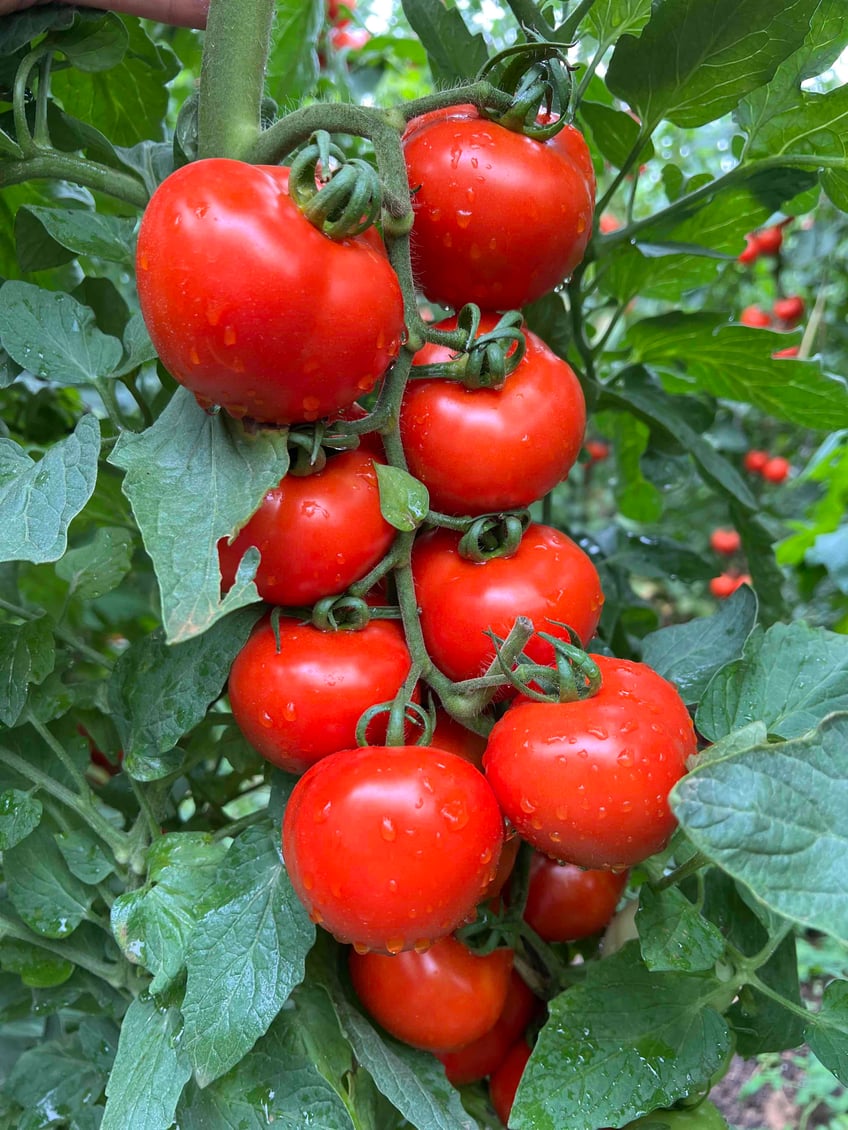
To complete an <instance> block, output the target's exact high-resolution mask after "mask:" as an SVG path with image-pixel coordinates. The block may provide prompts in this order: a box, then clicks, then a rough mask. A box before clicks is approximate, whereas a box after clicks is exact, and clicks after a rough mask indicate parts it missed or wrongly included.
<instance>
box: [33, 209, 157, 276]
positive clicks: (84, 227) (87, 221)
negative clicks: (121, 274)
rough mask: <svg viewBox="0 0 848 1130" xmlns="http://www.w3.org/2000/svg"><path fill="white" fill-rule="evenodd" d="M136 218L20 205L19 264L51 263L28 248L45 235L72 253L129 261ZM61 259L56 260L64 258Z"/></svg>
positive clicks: (42, 264)
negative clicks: (39, 257)
mask: <svg viewBox="0 0 848 1130" xmlns="http://www.w3.org/2000/svg"><path fill="white" fill-rule="evenodd" d="M134 233H135V221H134V220H127V219H124V218H123V217H121V216H108V215H104V214H103V213H102V212H90V211H88V209H80V208H44V207H39V206H38V205H35V204H30V205H26V206H25V207H23V208H19V209H18V212H17V215H16V216H15V236H16V239H17V244H18V254H19V256H20V257H21V265H22V266H23V267H24V268H25V269H26V270H28V271H35V270H39V269H40V268H41V267H44V266H52V264H51V263H49V262H43V263H41V262H40V261H39V259H38V257H37V252H36V253H35V254H34V253H33V252H32V251H30V250H29V246H30V244H32V245H34V247H35V248H38V246H39V245H40V244H42V243H43V242H44V239H45V236H47V237H48V238H49V240H50V241H53V242H55V243H57V244H59V245H60V247H62V248H66V249H67V250H68V251H71V252H72V253H73V254H72V255H71V256H69V258H73V255H91V256H93V257H94V258H97V259H105V260H106V261H107V262H110V263H131V262H132V259H133V249H134V247H135V234H134ZM65 261H66V259H60V260H59V262H65Z"/></svg>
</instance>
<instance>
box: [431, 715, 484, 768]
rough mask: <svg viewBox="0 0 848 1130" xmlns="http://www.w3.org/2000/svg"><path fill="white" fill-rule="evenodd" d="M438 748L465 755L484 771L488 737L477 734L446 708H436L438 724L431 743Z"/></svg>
mask: <svg viewBox="0 0 848 1130" xmlns="http://www.w3.org/2000/svg"><path fill="white" fill-rule="evenodd" d="M430 744H431V745H434V746H436V748H437V749H446V750H449V751H450V752H451V753H455V754H456V755H457V757H464V758H465V760H466V761H470V762H471V764H472V765H473V766H474V767H475V768H477V769H479V770H480V772H481V773H482V772H483V751H484V750H485V748H486V739H485V738H484V737H483V735H482V734H475V733H474V731H473V730H469V729H468V727H467V726H463V724H462V723H461V722H457V720H456V719H455V718H451V716H450V714H448V712H447V711H446V710H441V709H440V708H439V707H437V708H436V725H435V728H434V729H433V739H432V741H431V743H430Z"/></svg>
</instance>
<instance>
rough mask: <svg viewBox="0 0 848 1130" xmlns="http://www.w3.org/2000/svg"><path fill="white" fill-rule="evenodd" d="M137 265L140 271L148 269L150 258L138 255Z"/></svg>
mask: <svg viewBox="0 0 848 1130" xmlns="http://www.w3.org/2000/svg"><path fill="white" fill-rule="evenodd" d="M138 265H139V267H141V269H142V271H148V270H149V269H150V260H149V259H148V258H147V256H146V255H140V256H139V259H138Z"/></svg>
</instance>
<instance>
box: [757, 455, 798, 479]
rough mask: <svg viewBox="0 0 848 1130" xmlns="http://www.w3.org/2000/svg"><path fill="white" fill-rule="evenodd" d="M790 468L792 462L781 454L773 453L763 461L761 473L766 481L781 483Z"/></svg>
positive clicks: (786, 476)
mask: <svg viewBox="0 0 848 1130" xmlns="http://www.w3.org/2000/svg"><path fill="white" fill-rule="evenodd" d="M791 469H792V464H791V463H790V462H789V460H788V459H784V458H783V456H782V455H774V456H773V457H772V458H771V459H769V460H768V461H767V462H766V463H765V465H764V466H763V469H762V471H761V474H762V476H763V478H764V479H765V480H766V482H769V483H782V482H783V481H784V480H785V479H786V478H788V476H789V472H790V471H791Z"/></svg>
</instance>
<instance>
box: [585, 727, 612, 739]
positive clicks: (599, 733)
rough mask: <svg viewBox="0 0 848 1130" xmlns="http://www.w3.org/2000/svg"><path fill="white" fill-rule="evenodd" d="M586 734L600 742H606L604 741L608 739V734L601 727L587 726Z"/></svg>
mask: <svg viewBox="0 0 848 1130" xmlns="http://www.w3.org/2000/svg"><path fill="white" fill-rule="evenodd" d="M586 733H587V734H591V735H592V737H593V738H597V739H598V740H599V741H602V742H603V741H606V739H607V738H608V737H609V734H608V733H607V731H606V730H605V729H604V728H603V727H602V726H587V727H586Z"/></svg>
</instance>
